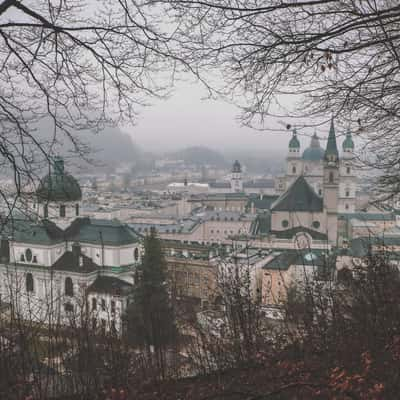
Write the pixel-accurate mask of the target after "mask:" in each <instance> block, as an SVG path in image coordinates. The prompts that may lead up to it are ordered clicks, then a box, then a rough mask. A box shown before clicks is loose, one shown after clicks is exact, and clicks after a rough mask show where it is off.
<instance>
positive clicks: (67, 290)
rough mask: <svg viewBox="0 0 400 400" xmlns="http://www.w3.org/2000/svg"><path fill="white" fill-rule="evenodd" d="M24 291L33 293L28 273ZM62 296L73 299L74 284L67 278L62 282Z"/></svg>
mask: <svg viewBox="0 0 400 400" xmlns="http://www.w3.org/2000/svg"><path fill="white" fill-rule="evenodd" d="M25 289H26V291H27V292H28V293H32V292H34V291H35V282H34V280H33V275H32V274H31V273H30V272H28V273H27V274H26V277H25ZM64 294H65V295H66V296H69V297H73V295H74V284H73V282H72V279H71V278H70V277H69V276H67V277H66V278H65V280H64Z"/></svg>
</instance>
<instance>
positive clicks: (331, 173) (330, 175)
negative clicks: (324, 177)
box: [329, 171, 333, 183]
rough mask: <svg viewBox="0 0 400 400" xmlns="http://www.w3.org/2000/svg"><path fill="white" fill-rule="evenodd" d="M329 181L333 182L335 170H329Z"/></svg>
mask: <svg viewBox="0 0 400 400" xmlns="http://www.w3.org/2000/svg"><path fill="white" fill-rule="evenodd" d="M329 183H333V172H332V171H331V172H329Z"/></svg>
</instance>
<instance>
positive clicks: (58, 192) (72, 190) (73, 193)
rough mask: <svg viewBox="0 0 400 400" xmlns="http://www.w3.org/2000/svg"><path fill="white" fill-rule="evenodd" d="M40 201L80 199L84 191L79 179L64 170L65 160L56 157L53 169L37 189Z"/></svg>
mask: <svg viewBox="0 0 400 400" xmlns="http://www.w3.org/2000/svg"><path fill="white" fill-rule="evenodd" d="M36 196H37V198H38V201H39V202H47V201H59V202H65V201H80V200H81V199H82V192H81V188H80V186H79V183H78V181H77V180H76V179H75V178H74V177H73V176H72V175H69V174H67V173H66V172H65V171H64V160H63V159H62V158H61V157H56V158H55V159H54V162H53V166H52V171H51V172H50V174H48V175H46V176H45V177H44V178H43V179H42V180H41V182H40V185H39V188H38V189H37V191H36Z"/></svg>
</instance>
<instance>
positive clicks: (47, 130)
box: [34, 120, 143, 169]
mask: <svg viewBox="0 0 400 400" xmlns="http://www.w3.org/2000/svg"><path fill="white" fill-rule="evenodd" d="M34 128H35V129H36V132H35V134H34V135H35V138H36V139H38V140H39V141H40V142H42V143H43V147H44V148H45V149H46V151H47V154H50V155H56V154H59V155H62V156H65V157H68V158H71V157H72V159H73V160H74V163H75V164H78V165H82V166H83V167H84V168H85V169H87V168H88V169H91V166H89V165H87V163H84V162H82V161H81V160H79V157H78V155H76V156H75V154H74V151H73V145H72V143H71V141H70V140H69V139H68V138H67V137H66V136H65V135H63V134H62V133H60V134H57V140H58V143H57V144H56V145H55V146H50V144H49V143H51V139H52V133H53V130H52V129H53V128H52V125H51V123H50V121H46V120H41V121H40V123H39V124H38V125H36V126H35V127H34ZM72 134H73V136H74V138H75V139H77V140H78V141H79V143H81V144H83V145H84V147H85V148H87V149H88V151H89V153H88V158H89V159H90V160H93V163H94V164H95V165H96V167H105V168H107V167H113V166H115V165H118V164H120V163H124V162H135V161H136V160H138V159H141V158H142V156H143V153H142V151H141V149H140V148H139V147H138V146H137V145H136V144H135V143H134V142H133V141H132V138H131V136H130V135H129V134H127V133H124V132H122V131H121V129H119V128H118V127H106V128H105V129H104V130H102V131H100V132H98V133H93V132H91V131H85V130H82V131H73V132H72Z"/></svg>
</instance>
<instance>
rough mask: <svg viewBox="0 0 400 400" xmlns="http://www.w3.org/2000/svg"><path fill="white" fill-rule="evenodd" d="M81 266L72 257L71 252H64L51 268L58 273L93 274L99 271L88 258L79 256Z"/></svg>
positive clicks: (77, 260)
mask: <svg viewBox="0 0 400 400" xmlns="http://www.w3.org/2000/svg"><path fill="white" fill-rule="evenodd" d="M80 257H81V258H82V265H80V260H79V259H77V258H75V257H74V256H73V253H72V252H71V251H66V252H65V253H64V254H63V255H62V256H61V257H60V258H59V259H58V260H57V261H56V262H55V263H54V264H53V268H54V269H56V270H59V271H71V272H94V271H97V270H99V268H100V267H99V266H98V265H97V264H95V263H94V262H93V260H92V259H91V258H89V257H86V256H85V255H84V254H81V255H80Z"/></svg>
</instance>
